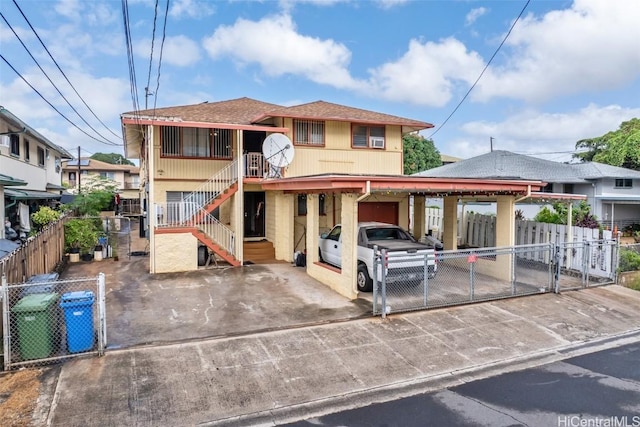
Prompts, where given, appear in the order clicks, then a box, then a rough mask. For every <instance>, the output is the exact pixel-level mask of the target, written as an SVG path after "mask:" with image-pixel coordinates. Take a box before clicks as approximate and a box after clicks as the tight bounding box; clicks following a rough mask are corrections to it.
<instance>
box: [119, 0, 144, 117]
mask: <svg viewBox="0 0 640 427" xmlns="http://www.w3.org/2000/svg"><path fill="white" fill-rule="evenodd" d="M122 19H123V24H124V36H125V44H126V47H127V62H128V65H129V87H130V90H131V101H132V103H133V110H134V111H135V112H136V113H137V112H138V111H140V103H139V101H138V89H137V85H136V69H135V63H134V60H133V59H134V58H133V44H132V42H131V28H130V23H129V4H128V2H127V0H122ZM136 117H138V115H137V114H136Z"/></svg>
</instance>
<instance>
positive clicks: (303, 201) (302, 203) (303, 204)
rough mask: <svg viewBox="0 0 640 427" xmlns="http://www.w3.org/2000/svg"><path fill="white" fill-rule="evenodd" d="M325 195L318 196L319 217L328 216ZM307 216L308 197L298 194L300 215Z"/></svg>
mask: <svg viewBox="0 0 640 427" xmlns="http://www.w3.org/2000/svg"><path fill="white" fill-rule="evenodd" d="M324 199H325V195H324V194H319V195H318V215H326V214H327V211H326V208H325V204H324ZM306 214H307V195H306V194H298V215H299V216H305V215H306Z"/></svg>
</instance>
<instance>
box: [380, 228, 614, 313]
mask: <svg viewBox="0 0 640 427" xmlns="http://www.w3.org/2000/svg"><path fill="white" fill-rule="evenodd" d="M617 253H618V246H617V243H616V241H613V240H606V241H593V242H587V241H585V242H578V243H572V244H563V245H556V244H555V243H548V244H537V245H521V246H513V247H501V248H471V249H461V250H455V251H441V252H435V258H436V264H437V270H436V272H435V275H434V274H433V272H430V271H429V268H428V266H429V264H430V259H429V256H431V257H433V256H434V255H428V256H424V255H420V256H414V258H413V259H409V257H410V256H408V255H404V256H401V257H397V256H394V255H393V252H389V253H387V252H385V251H384V250H382V251H379V252H378V253H376V255H375V258H374V269H373V270H374V271H373V273H374V278H373V280H374V287H373V314H374V315H382V317H385V316H386V315H387V314H390V313H397V312H403V311H412V310H422V309H429V308H436V307H445V306H452V305H460V304H468V303H473V302H478V301H489V300H496V299H503V298H512V297H518V296H524V295H533V294H540V293H545V292H560V291H563V290H569V289H578V288H583V287H587V286H594V285H602V284H607V283H613V282H614V281H615V271H616V266H617V262H616V260H617ZM408 264H411V265H413V266H415V265H423V266H424V267H423V268H422V270H421V271H419V272H416V270H415V267H411V268H406V267H404V266H406V265H408ZM431 264H432V261H431ZM383 270H384V271H386V272H392V273H393V274H388V275H387V274H385V275H383V274H382V271H383ZM390 278H392V279H391V280H390Z"/></svg>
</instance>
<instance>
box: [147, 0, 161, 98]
mask: <svg viewBox="0 0 640 427" xmlns="http://www.w3.org/2000/svg"><path fill="white" fill-rule="evenodd" d="M157 19H158V0H156V5H155V7H154V8H153V30H152V31H151V55H150V57H149V73H148V75H147V85H146V86H145V88H144V109H145V110H146V109H147V99H148V98H149V95H152V93H151V92H149V83H151V65H152V64H153V47H154V45H155V42H156V21H157Z"/></svg>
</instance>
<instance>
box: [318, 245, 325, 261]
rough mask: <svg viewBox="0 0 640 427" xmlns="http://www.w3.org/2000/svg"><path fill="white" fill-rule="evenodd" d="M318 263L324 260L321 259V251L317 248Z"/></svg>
mask: <svg viewBox="0 0 640 427" xmlns="http://www.w3.org/2000/svg"><path fill="white" fill-rule="evenodd" d="M318 261H320V262H324V260H323V259H322V251H321V250H320V248H318Z"/></svg>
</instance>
